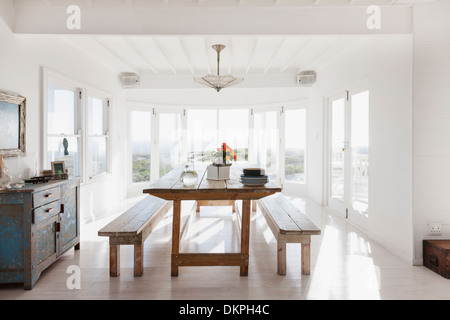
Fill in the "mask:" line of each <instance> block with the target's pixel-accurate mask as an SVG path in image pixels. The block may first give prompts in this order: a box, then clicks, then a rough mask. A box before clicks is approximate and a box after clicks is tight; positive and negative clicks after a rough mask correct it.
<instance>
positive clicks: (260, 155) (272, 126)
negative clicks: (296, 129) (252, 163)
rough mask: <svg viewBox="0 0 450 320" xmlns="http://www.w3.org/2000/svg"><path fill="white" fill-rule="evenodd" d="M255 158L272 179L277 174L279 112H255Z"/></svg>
mask: <svg viewBox="0 0 450 320" xmlns="http://www.w3.org/2000/svg"><path fill="white" fill-rule="evenodd" d="M255 147H256V148H255V159H256V163H257V164H258V165H259V166H261V167H262V168H265V169H266V174H267V175H268V176H269V179H270V180H275V179H276V176H277V168H278V165H277V154H278V126H277V112H276V111H269V112H258V113H255Z"/></svg>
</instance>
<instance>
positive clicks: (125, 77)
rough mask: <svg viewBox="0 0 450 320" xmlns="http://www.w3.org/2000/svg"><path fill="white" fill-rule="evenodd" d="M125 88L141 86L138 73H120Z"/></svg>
mask: <svg viewBox="0 0 450 320" xmlns="http://www.w3.org/2000/svg"><path fill="white" fill-rule="evenodd" d="M120 78H121V80H122V87H123V88H136V87H139V75H138V74H136V73H130V72H124V73H122V74H121V75H120Z"/></svg>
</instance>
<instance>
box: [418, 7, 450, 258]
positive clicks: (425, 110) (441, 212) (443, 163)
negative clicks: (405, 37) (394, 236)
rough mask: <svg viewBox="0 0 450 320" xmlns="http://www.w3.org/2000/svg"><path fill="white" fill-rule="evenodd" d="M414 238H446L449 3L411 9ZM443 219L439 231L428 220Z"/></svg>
mask: <svg viewBox="0 0 450 320" xmlns="http://www.w3.org/2000/svg"><path fill="white" fill-rule="evenodd" d="M413 19H414V122H413V123H414V131H413V137H414V156H413V159H414V174H413V187H414V241H415V252H414V254H415V258H416V264H421V263H422V250H423V248H422V240H423V239H427V238H428V239H430V238H436V239H437V238H446V239H449V238H450V202H449V201H448V199H449V194H450V152H449V150H450V4H449V3H447V4H443V3H442V4H432V5H417V6H416V7H415V8H414V18H413ZM429 222H441V223H442V224H443V233H442V236H438V237H437V236H429V235H428V230H427V224H428V223H429Z"/></svg>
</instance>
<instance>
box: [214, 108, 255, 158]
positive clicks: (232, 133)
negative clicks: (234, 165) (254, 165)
mask: <svg viewBox="0 0 450 320" xmlns="http://www.w3.org/2000/svg"><path fill="white" fill-rule="evenodd" d="M248 117H249V115H248V109H230V110H220V111H219V139H220V141H221V143H223V142H225V143H226V144H227V145H228V146H230V148H232V149H233V151H234V152H235V154H236V161H247V160H248V121H249V119H248Z"/></svg>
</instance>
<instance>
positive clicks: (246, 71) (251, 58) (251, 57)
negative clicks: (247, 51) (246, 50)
mask: <svg viewBox="0 0 450 320" xmlns="http://www.w3.org/2000/svg"><path fill="white" fill-rule="evenodd" d="M260 41H261V38H260V37H258V38H256V40H255V43H254V45H253V50H252V53H251V55H250V59H249V60H248V64H247V68H246V69H245V73H246V74H248V71H249V70H250V68H251V66H252V62H253V58H254V56H255V52H256V48H257V47H258V44H259V42H260Z"/></svg>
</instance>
